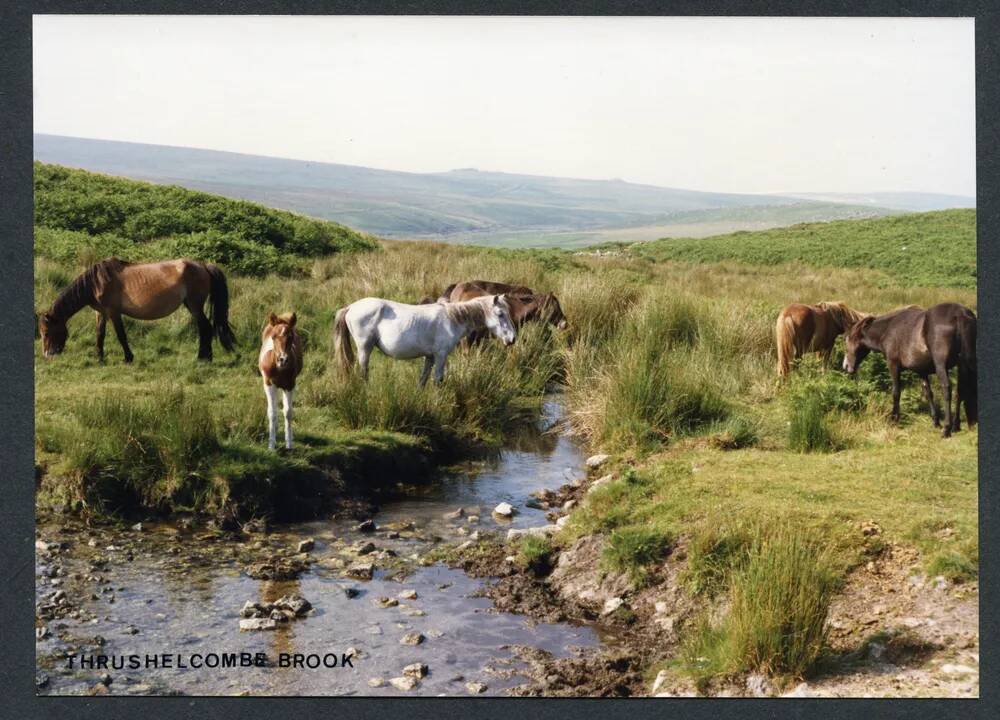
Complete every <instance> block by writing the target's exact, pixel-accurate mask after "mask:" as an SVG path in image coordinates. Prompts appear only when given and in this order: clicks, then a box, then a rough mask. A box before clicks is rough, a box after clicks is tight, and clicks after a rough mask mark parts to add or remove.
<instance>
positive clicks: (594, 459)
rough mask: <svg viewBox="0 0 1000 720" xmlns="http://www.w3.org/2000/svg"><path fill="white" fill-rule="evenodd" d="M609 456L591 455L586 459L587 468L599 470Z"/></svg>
mask: <svg viewBox="0 0 1000 720" xmlns="http://www.w3.org/2000/svg"><path fill="white" fill-rule="evenodd" d="M609 457H610V456H609V455H603V454H601V455H591V456H590V457H589V458H587V467H589V468H599V467H601V465H603V464H604V463H606V462H607V461H608V458H609Z"/></svg>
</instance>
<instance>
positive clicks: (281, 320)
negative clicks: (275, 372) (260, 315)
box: [264, 313, 297, 370]
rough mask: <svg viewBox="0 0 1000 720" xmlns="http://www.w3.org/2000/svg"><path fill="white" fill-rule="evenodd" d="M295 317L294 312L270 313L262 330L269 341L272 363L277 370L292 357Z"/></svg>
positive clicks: (283, 366)
mask: <svg viewBox="0 0 1000 720" xmlns="http://www.w3.org/2000/svg"><path fill="white" fill-rule="evenodd" d="M296 319H297V317H296V315H295V313H291V314H290V315H275V314H274V313H271V314H270V315H268V318H267V329H266V330H265V331H264V335H265V337H267V338H268V339H270V341H271V352H272V353H273V354H274V364H275V366H276V367H277V368H278V369H279V370H282V369H284V368H285V366H286V365H288V363H289V361H290V360H291V358H292V354H293V352H294V349H293V344H294V342H295V321H296Z"/></svg>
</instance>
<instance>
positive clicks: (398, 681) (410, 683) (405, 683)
mask: <svg viewBox="0 0 1000 720" xmlns="http://www.w3.org/2000/svg"><path fill="white" fill-rule="evenodd" d="M389 683H390V684H391V685H392V686H393V687H394V688H396V689H397V690H412V689H413V688H415V687H416V686H417V683H418V680H417V679H416V678H412V677H408V676H406V675H404V676H403V677H394V678H392V679H391V680H390V681H389Z"/></svg>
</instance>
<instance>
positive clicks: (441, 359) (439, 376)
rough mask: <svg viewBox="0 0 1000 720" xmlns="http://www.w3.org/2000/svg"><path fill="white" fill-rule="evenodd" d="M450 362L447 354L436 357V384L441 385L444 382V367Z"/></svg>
mask: <svg viewBox="0 0 1000 720" xmlns="http://www.w3.org/2000/svg"><path fill="white" fill-rule="evenodd" d="M447 361H448V355H447V353H441V354H438V355H436V356H435V357H434V384H435V385H440V384H441V383H442V381H443V380H444V366H445V363H446V362H447Z"/></svg>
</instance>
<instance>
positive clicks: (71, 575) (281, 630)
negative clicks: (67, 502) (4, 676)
mask: <svg viewBox="0 0 1000 720" xmlns="http://www.w3.org/2000/svg"><path fill="white" fill-rule="evenodd" d="M553 397H557V396H553ZM561 414H562V408H561V405H560V404H559V402H558V400H556V399H550V400H549V401H547V402H546V403H545V405H544V408H543V413H542V417H541V419H540V420H539V422H538V426H537V428H535V429H534V431H532V432H525V433H522V434H520V435H518V436H517V437H515V438H513V439H512V440H511V441H510V442H509V443H508V444H507V445H506V446H505V447H504V448H503V449H502V450H501V451H500V452H499V454H498V455H497V456H495V457H492V458H490V459H488V460H476V461H469V462H465V463H462V464H460V465H457V466H454V467H449V468H447V469H446V470H445V471H444V472H443V473H442V476H441V477H440V478H439V480H436V481H435V482H433V483H431V484H429V485H427V486H423V487H418V488H407V489H406V491H405V492H400V493H397V494H395V495H394V496H392V497H385V498H382V499H381V501H380V508H379V511H378V513H377V514H376V515H375V516H374V520H375V522H376V524H377V525H378V529H377V530H376V531H375V532H370V533H362V532H361V531H360V530H359V529H358V528H357V525H358V523H357V521H353V522H352V521H348V520H327V521H318V522H310V523H302V524H295V525H281V526H277V527H275V528H273V529H272V532H270V533H269V534H267V535H260V536H253V537H252V540H251V541H250V543H251V547H252V548H254V549H256V550H257V551H260V552H262V553H266V552H268V551H270V550H273V549H275V548H281V549H285V548H289V547H290V548H292V549H293V550H294V549H295V548H296V547H297V546H298V543H299V542H300V541H303V540H313V541H314V543H315V545H314V547H313V548H312V550H310V556H311V557H312V558H314V559H315V562H314V563H313V564H311V565H310V566H309V568H308V570H306V571H305V572H303V573H302V574H301V575H299V577H298V578H296V579H294V580H287V581H286V580H280V581H279V580H256V579H253V578H251V577H249V576H248V575H247V574H246V573H245V571H244V566H245V562H244V561H243V560H242V559H241V558H243V557H245V553H246V552H247V550H246V549H245V548H244V549H238V548H234V547H233V546H234V545H240V544H239V543H233V542H230V541H226V540H221V539H215V538H212V537H211V536H209V535H208V534H205V533H201V534H199V533H197V532H196V531H195V532H192V531H191V529H190V528H184V527H180V526H179V524H178V523H177V522H171V523H148V524H147V523H143V527H142V528H141V530H129V529H127V528H124V529H119V528H115V529H114V530H113V531H108V530H106V529H105V530H101V531H100V532H93V531H89V533H88V532H87V531H85V530H79V529H73V528H72V527H70V525H68V524H67V521H65V520H58V521H53V522H50V523H43V524H40V525H39V532H40V536H41V537H42V538H44V540H43V542H45V541H53V542H60V541H64V542H65V544H64V547H63V549H62V550H60V551H58V552H54V553H48V552H42V553H39V555H38V560H37V561H36V577H37V580H36V602H38V603H39V604H40V605H43V604H44V603H46V602H49V601H48V600H46V598H50V597H51V595H52V593H55V592H58V591H59V590H63V591H64V592H65V593H66V594H67V596H68V598H67V599H69V600H70V601H71V602H72V605H73V607H74V608H75V609H74V611H73V612H71V613H69V614H65V613H63V614H62V615H57V616H56V617H54V618H51V617H50V618H46V619H43V620H40V621H39V623H38V624H39V626H44V629H38V630H36V633H38V634H41V636H42V637H40V639H39V640H38V643H37V664H38V677H37V678H36V684H37V685H38V686H39V692H44V693H51V694H82V693H87V692H93V689H94V688H95V687H96V685H100V684H103V685H104V686H105V689H106V690H107V691H108V692H110V693H111V694H165V693H184V694H190V695H233V694H248V695H255V696H256V695H300V696H302V695H432V696H433V695H469V694H470V693H471V694H479V693H482V694H486V695H496V694H504V692H505V691H506V690H508V689H509V688H511V687H514V686H516V685H519V684H521V683H523V682H524V681H525V677H524V675H523V673H521V672H520V671H521V670H523V669H524V666H523V665H522V664H521V663H520V661H519V660H518V659H517V658H516V657H515V656H514V654H513V653H512V651H511V650H510V648H509V646H511V645H527V646H531V647H534V648H538V649H541V650H545V651H548V652H551V653H553V655H555V656H556V657H566V656H569V655H571V654H574V653H579V652H583V651H585V650H586V649H587V648H594V647H596V646H597V645H599V644H600V640H599V638H598V636H597V633H596V632H595V630H594V629H593V628H592V627H589V626H585V625H574V624H571V623H558V624H544V623H542V624H535V623H532V622H531V621H529V620H528V619H527V618H526V617H524V616H520V615H514V614H510V613H504V612H497V611H496V610H494V609H493V606H492V601H490V600H489V599H486V598H483V597H478V596H477V591H479V590H481V589H482V587H483V583H484V581H483V580H479V579H474V578H471V577H469V576H467V575H466V574H465V573H464V572H462V571H461V570H457V569H452V568H449V567H447V566H445V565H442V564H432V565H429V566H426V565H422V564H420V563H419V562H418V561H419V559H420V558H421V557H422V556H423V555H424V554H425V553H426V552H427V551H429V550H430V549H432V548H433V547H434V546H435V545H436V544H438V543H440V542H442V541H443V542H462V541H463V540H466V539H469V536H470V535H472V536H473V537H474V535H473V533H475V532H477V531H478V532H488V531H501V532H505V531H506V530H507V529H508V528H512V527H513V528H521V527H532V526H536V525H544V524H546V523H547V522H548V521H547V520H546V518H545V513H544V511H543V510H541V509H536V508H532V507H529V506H527V505H526V504H525V503H526V502H527V501H528V500H529V498H530V493H532V492H533V491H537V490H541V489H546V488H550V489H556V488H558V487H559V486H560V485H563V484H565V483H566V482H569V481H570V480H571V479H573V478H574V477H579V476H581V475H582V474H584V469H583V466H584V462H583V460H584V458H583V456H582V453H581V450H580V448H579V447H578V446H577V445H576V444H575V443H574V442H573V441H572V440H571V439H570V438H569V437H567V436H565V435H564V434H562V433H561V432H559V431H558V430H557V429H556V428H557V427H558V422H559V420H560V418H561ZM500 502H508V503H510V504H511V505H513V506H514V507H515V508H516V509H517V514H515V515H514V517H513V519H512V520H510V521H504V520H501V519H499V518H496V517H494V516H492V515H491V510H492V509H493V508H494V507H495V506H496V505H497V504H498V503H500ZM459 508H462V509H463V512H462V513H461V515H460V516H459V517H451V518H450V519H449V518H446V517H445V516H446V515H449V514H450V515H455V514H456V513H455V511H456V510H458V509H459ZM88 534H89V535H90V539H89V541H88V540H87V539H86V538H87V536H88ZM367 542H371V543H373V544H374V545H376V547H377V551H375V552H372V553H370V554H366V555H362V556H356V557H354V560H366V559H370V560H372V561H373V562H374V563H375V566H376V571H375V574H374V577H373V578H372V579H371V580H367V581H366V580H357V579H352V578H348V577H345V576H344V569H345V563H346V564H350V562H351V561H352V560H351V557H350V551H351V550H352V549H353V550H356V549H357V547H358V546H359V545H363V544H366V543H367ZM241 552H242V553H244V555H242V556H241V555H240V553H241ZM345 553H347V557H348V559H347V560H346V561H345V560H344V559H343V558H344V557H345ZM379 558H384V559H388V560H390V561H391V562H387V563H383V562H381V561H380V559H379ZM401 567H402V568H403V570H402V571H400V568H401ZM410 591H414V592H415V593H416V595H415V597H413V593H412V592H410ZM289 594H298V595H301V596H302V597H304V598H306V599H307V600H308V601H309V602H310V603H311V604H312V606H313V609H312V611H311V612H309V613H308V614H306V615H304V616H303V617H300V618H299V619H296V620H293V621H291V622H287V623H282V624H279V625H278V626H277V628H276V629H274V630H269V631H249V632H241V631H240V630H239V622H240V609H241V607H242V606H243V605H244V603H245V602H246V601H248V600H249V601H256V602H262V603H266V602H273V601H275V600H277V599H278V598H279V597H281V596H283V595H289ZM401 594H403V595H404V596H406V597H405V599H404V598H400V595H401ZM351 595H353V596H351ZM379 598H391V599H394V600H395V603H397V604H393V603H392V602H391V601H390V603H384V602H383V603H379V602H378V600H379ZM382 605H389V606H385V607H383V606H382ZM415 633H419V635H420V636H421V638H422V639H421V641H420V642H419V644H416V645H408V644H402V641H403V639H404V637H405V636H408V635H410V636H412V635H413V634H415ZM349 648H351V649H353V650H354V651H356V654H355V655H354V657H353V658H352V659H351V665H352V667H349V666H342V662H341V659H342V657H343V654H344V653H346V652H347V651H348V649H349ZM79 653H83V654H92V653H93V654H96V653H102V654H106V655H117V656H121V655H132V654H137V655H139V656H140V657H144V656H146V655H153V654H160V653H166V654H171V655H182V656H184V657H186V658H190V657H191V656H192V655H194V654H199V655H201V656H207V655H208V654H220V653H251V654H256V653H266V654H267V655H268V657H269V658H270V660H271V661H272V664H270V665H268V666H250V667H236V668H221V667H218V668H213V669H205V668H202V669H191V668H186V669H181V668H178V667H176V666H174V667H169V668H165V667H159V668H157V669H146V668H143V669H129V668H128V667H127V666H126V667H125V668H123V669H118V670H115V669H108V670H103V669H97V668H93V669H92V668H85V669H79V668H74V669H70V668H68V667H67V660H66V658H65V657H63V656H64V655H66V654H77V655H78V654H79ZM281 653H286V654H288V655H289V656H291V655H293V654H296V653H301V654H303V655H304V656H309V655H312V656H314V657H316V658H317V659H318V658H322V657H323V656H327V661H328V662H329V657H330V656H332V655H335V656H336V658H337V659H338V666H337V667H335V668H330V667H323V666H322V664H320V667H317V668H314V669H309V668H301V667H299V668H293V667H280V666H278V665H277V664H276V662H277V659H278V658H279V655H280V654H281ZM412 663H424V664H426V666H427V674H426V675H425V676H424V677H422V678H421V679H420V680H419V682H418V683H417V684H416V685H415V687H413V688H412V689H408V690H405V689H400V688H398V687H396V686H394V685H393V684H391V683H390V682H389V681H390V679H392V678H399V677H400V676H402V675H403V668H404V667H405V666H407V665H410V664H412ZM174 665H176V660H175V661H174ZM105 672H106V673H108V675H109V676H110V678H109V677H104V681H103V683H102V682H101V677H102V675H104V673H105ZM109 680H110V682H109ZM476 683H479V684H481V685H478V686H477V685H476ZM467 684H471V686H470V687H467ZM97 689H98V690H100V688H97ZM101 692H104V691H103V690H102V691H101Z"/></svg>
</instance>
